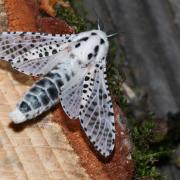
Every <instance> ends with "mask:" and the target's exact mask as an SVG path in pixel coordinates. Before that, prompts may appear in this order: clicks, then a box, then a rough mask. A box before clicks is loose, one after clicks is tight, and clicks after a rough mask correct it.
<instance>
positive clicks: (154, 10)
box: [84, 0, 180, 180]
mask: <svg viewBox="0 0 180 180" xmlns="http://www.w3.org/2000/svg"><path fill="white" fill-rule="evenodd" d="M84 7H85V9H86V11H87V12H88V18H89V19H90V20H92V21H97V16H98V18H100V20H101V21H102V22H103V25H104V30H105V31H106V32H112V33H113V32H119V35H118V37H117V38H116V41H117V42H118V44H119V46H120V45H122V46H123V48H124V50H125V52H126V57H127V58H126V61H127V62H126V63H127V66H128V69H129V70H130V72H131V73H129V74H128V77H127V79H128V80H127V82H126V83H128V84H129V85H130V86H133V85H135V86H138V87H140V88H141V89H143V90H144V91H145V92H147V93H148V105H149V107H150V109H151V110H152V111H153V112H155V113H156V115H157V116H159V117H162V118H164V119H167V114H168V113H169V112H171V113H177V112H178V111H179V109H180V29H179V28H180V1H179V0H91V1H90V0H84ZM117 53H118V52H117ZM178 149H179V150H180V145H179V148H178ZM179 150H177V152H176V155H177V157H180V151H179ZM161 170H162V172H163V173H164V174H165V175H166V177H167V178H166V179H168V180H179V179H180V171H179V169H178V168H177V166H175V165H174V164H173V163H172V164H171V163H170V164H168V165H165V166H162V168H161Z"/></svg>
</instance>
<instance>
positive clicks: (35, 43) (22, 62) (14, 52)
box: [0, 32, 75, 75]
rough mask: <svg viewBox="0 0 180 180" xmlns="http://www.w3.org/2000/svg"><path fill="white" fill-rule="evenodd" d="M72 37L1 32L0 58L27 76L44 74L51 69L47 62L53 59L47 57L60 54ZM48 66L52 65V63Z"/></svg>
mask: <svg viewBox="0 0 180 180" xmlns="http://www.w3.org/2000/svg"><path fill="white" fill-rule="evenodd" d="M74 36H75V35H68V34H67V35H53V34H46V33H32V32H2V33H0V58H1V59H3V60H6V61H9V62H10V63H11V65H12V67H13V68H15V69H17V70H18V71H20V72H23V73H26V74H28V75H39V74H45V73H46V71H47V70H48V69H49V70H50V67H51V66H49V63H48V62H49V61H50V60H52V59H54V57H52V58H48V57H51V56H55V55H56V54H60V52H61V51H62V50H64V49H65V48H66V47H67V46H68V44H69V43H70V42H71V41H72V38H73V37H74ZM61 57H62V54H61ZM47 64H48V65H47ZM50 64H53V65H54V62H53V63H50ZM48 67H49V68H48ZM51 68H52V67H51ZM38 69H40V71H39V72H37V71H38ZM45 70H46V71H45ZM43 71H45V72H44V73H43Z"/></svg>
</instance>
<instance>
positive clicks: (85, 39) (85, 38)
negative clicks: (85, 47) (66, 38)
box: [79, 37, 89, 41]
mask: <svg viewBox="0 0 180 180" xmlns="http://www.w3.org/2000/svg"><path fill="white" fill-rule="evenodd" d="M88 39H89V38H88V37H83V38H81V39H80V40H79V41H87V40H88Z"/></svg>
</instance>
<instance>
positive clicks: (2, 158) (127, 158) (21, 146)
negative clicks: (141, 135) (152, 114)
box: [0, 0, 133, 180]
mask: <svg viewBox="0 0 180 180" xmlns="http://www.w3.org/2000/svg"><path fill="white" fill-rule="evenodd" d="M4 2H5V7H6V12H7V19H8V27H6V28H7V29H6V30H11V31H38V30H39V29H40V30H41V31H44V32H52V33H57V31H58V32H59V33H63V32H64V31H69V33H72V28H71V27H66V26H67V24H66V23H65V22H64V21H61V20H60V21H58V20H57V19H56V21H58V23H60V24H59V26H56V24H54V19H53V20H52V22H51V20H50V19H51V18H49V19H48V24H49V23H50V22H51V26H52V27H53V28H52V29H49V27H50V26H47V25H46V23H45V25H43V26H40V23H39V22H42V21H43V22H45V21H44V20H43V19H41V18H40V17H39V11H38V5H37V4H36V3H35V2H36V1H34V0H32V1H26V0H16V1H12V0H5V1H4ZM12 2H13V3H12ZM0 5H1V6H2V7H4V5H3V1H2V0H0ZM0 18H1V17H0ZM46 19H47V18H46ZM53 24H54V26H53ZM61 24H62V26H61ZM4 26H5V24H4ZM62 27H63V28H64V27H66V28H64V29H62ZM3 30H4V29H3ZM66 33H68V32H66ZM32 83H33V80H32V78H31V77H27V76H25V75H23V74H21V73H18V72H17V71H14V70H12V68H11V67H10V66H9V65H8V64H7V63H6V62H1V63H0V98H1V103H0V107H1V108H0V130H1V131H0V146H1V148H0V179H1V178H2V179H3V180H4V179H43V180H44V179H103V180H104V179H105V180H106V179H120V180H130V179H131V177H132V172H133V163H132V159H131V155H130V143H129V141H128V136H127V130H126V129H125V128H124V126H123V125H121V126H120V125H119V124H118V123H116V129H117V133H116V134H117V136H116V149H115V152H114V154H113V155H112V156H111V157H110V158H109V159H108V160H105V159H103V158H102V157H100V156H99V155H98V154H97V153H96V152H94V149H93V147H91V145H90V144H89V141H88V140H87V138H86V136H85V135H84V133H83V131H82V130H81V127H80V124H79V121H72V120H70V119H69V118H68V117H67V116H66V115H65V113H64V112H63V110H62V108H60V105H58V106H56V107H55V108H53V113H52V114H51V113H50V112H48V113H45V114H44V115H43V116H41V117H40V118H38V120H33V121H32V122H28V123H23V124H22V125H14V124H12V123H11V120H10V119H9V118H8V113H9V112H10V111H11V110H12V108H13V107H14V106H15V104H16V103H17V102H18V100H19V98H20V97H21V96H22V94H23V93H24V92H25V91H26V90H27V89H28V88H29V87H30V86H31V85H32ZM115 111H116V114H117V115H118V114H119V109H118V107H115Z"/></svg>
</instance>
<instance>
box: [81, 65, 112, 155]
mask: <svg viewBox="0 0 180 180" xmlns="http://www.w3.org/2000/svg"><path fill="white" fill-rule="evenodd" d="M80 121H81V125H82V127H83V129H84V131H85V133H86V135H87V136H88V137H89V139H90V141H91V142H92V144H93V145H94V146H95V148H96V149H97V151H99V152H100V153H101V154H102V155H103V156H105V157H107V156H109V155H110V154H111V152H112V151H113V149H114V141H115V126H114V113H113V107H112V102H111V97H110V95H109V90H108V86H107V81H106V74H105V68H103V67H102V66H101V67H100V68H99V67H98V68H96V69H95V71H94V77H93V78H88V77H87V78H86V77H85V85H84V88H83V94H82V101H81V105H80Z"/></svg>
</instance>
